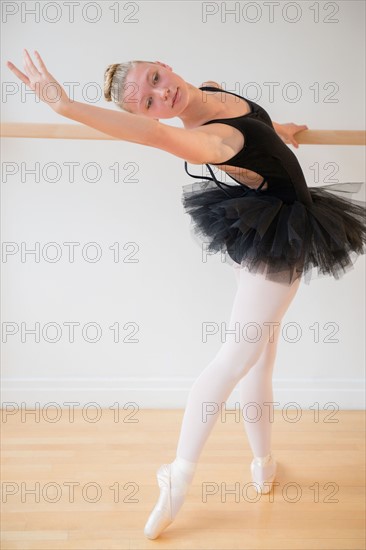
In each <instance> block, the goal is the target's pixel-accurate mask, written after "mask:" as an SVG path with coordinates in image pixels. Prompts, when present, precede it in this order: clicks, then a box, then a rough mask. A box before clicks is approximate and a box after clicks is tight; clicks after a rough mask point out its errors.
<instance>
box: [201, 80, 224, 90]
mask: <svg viewBox="0 0 366 550" xmlns="http://www.w3.org/2000/svg"><path fill="white" fill-rule="evenodd" d="M201 86H213V87H214V88H220V90H222V86H220V84H218V83H217V82H214V81H213V80H206V82H202V84H201Z"/></svg>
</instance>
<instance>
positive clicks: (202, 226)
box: [182, 181, 366, 285]
mask: <svg viewBox="0 0 366 550" xmlns="http://www.w3.org/2000/svg"><path fill="white" fill-rule="evenodd" d="M362 185H364V183H363V182H361V183H358V182H346V183H336V184H332V185H322V186H317V187H309V188H308V189H309V192H310V194H311V198H312V204H310V205H307V204H306V205H305V204H304V203H302V202H299V201H298V200H296V199H295V200H292V201H290V202H289V201H286V200H285V198H284V197H282V198H280V197H279V196H277V195H274V193H273V192H272V193H271V192H269V191H268V190H266V191H267V192H266V191H264V192H261V191H259V192H256V191H255V190H254V189H247V188H244V187H243V186H240V185H233V186H231V188H230V190H229V194H230V196H227V194H226V193H225V192H224V191H223V190H222V189H221V188H219V187H218V186H217V185H216V184H215V183H214V182H213V181H199V182H195V183H192V184H188V185H184V186H183V196H182V203H183V207H184V209H185V211H186V212H187V213H188V214H189V215H190V217H191V233H192V235H193V237H194V238H195V240H196V241H197V242H198V243H199V244H200V245H201V246H202V250H204V252H205V254H214V253H217V252H221V253H222V254H224V256H225V261H227V262H228V263H229V264H231V265H236V266H238V265H239V266H242V267H244V268H246V269H248V270H249V271H250V272H251V273H261V274H263V275H264V276H265V277H266V278H267V279H270V280H272V281H276V282H278V283H282V284H287V285H289V284H292V283H293V282H294V281H295V280H296V279H298V278H299V277H303V279H304V281H305V282H306V283H309V282H310V280H311V279H313V278H319V277H323V276H333V277H334V278H335V279H339V278H340V277H342V276H343V275H344V274H345V273H346V272H347V271H349V270H350V269H352V268H353V264H354V263H355V261H356V259H357V257H358V256H359V255H360V254H365V250H366V223H365V212H366V210H365V205H366V203H365V201H363V200H357V199H355V198H354V196H353V195H354V194H355V193H357V192H358V191H359V190H360V189H361V186H362ZM225 189H226V190H228V188H227V187H226V188H225Z"/></svg>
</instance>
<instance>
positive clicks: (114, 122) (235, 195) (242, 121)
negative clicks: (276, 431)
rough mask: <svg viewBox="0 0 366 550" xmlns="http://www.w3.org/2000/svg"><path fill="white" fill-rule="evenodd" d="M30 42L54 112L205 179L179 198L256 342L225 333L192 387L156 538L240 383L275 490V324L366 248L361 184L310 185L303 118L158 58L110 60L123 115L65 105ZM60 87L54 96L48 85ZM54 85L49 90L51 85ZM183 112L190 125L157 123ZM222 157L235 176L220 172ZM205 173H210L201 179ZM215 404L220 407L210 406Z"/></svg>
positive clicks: (261, 462)
mask: <svg viewBox="0 0 366 550" xmlns="http://www.w3.org/2000/svg"><path fill="white" fill-rule="evenodd" d="M35 58H36V61H37V65H38V66H36V65H35V64H34V63H33V61H32V59H31V57H30V55H29V54H28V52H27V51H26V50H24V70H25V74H24V73H22V72H21V71H20V70H18V69H17V68H16V67H15V66H14V65H13V64H12V63H10V62H8V63H7V65H8V67H9V69H10V70H12V71H13V73H14V74H15V75H16V76H17V77H18V78H19V79H20V80H21V81H22V82H24V83H25V84H26V85H27V86H29V88H30V89H32V90H33V91H34V92H35V93H36V94H37V96H38V97H39V98H40V99H41V100H42V101H44V102H46V103H48V104H49V106H50V107H51V108H52V109H53V110H54V111H55V112H57V113H58V114H60V115H62V116H65V117H67V118H70V119H72V120H76V121H78V122H81V123H83V124H86V125H87V126H90V127H92V128H95V129H97V130H99V131H101V132H104V133H106V134H109V135H111V136H114V137H116V138H119V139H122V140H126V141H132V142H135V143H140V144H144V145H148V146H150V147H156V148H159V149H162V150H164V151H168V152H169V153H172V154H174V155H176V156H177V157H179V158H182V159H184V160H185V161H186V162H185V169H186V171H187V173H188V174H190V175H192V177H194V178H198V179H200V180H201V181H200V182H198V183H193V184H191V185H185V186H184V187H183V197H182V202H183V206H184V208H185V210H186V211H187V212H188V213H189V215H190V216H191V220H192V227H193V232H194V235H195V236H197V237H199V239H201V240H205V242H206V244H208V250H209V251H215V252H217V251H221V252H224V253H225V254H227V259H228V261H229V263H230V264H231V265H232V266H233V267H234V268H235V273H236V277H237V281H238V287H237V292H236V295H235V299H234V304H233V307H232V312H231V317H230V321H229V326H228V327H227V331H228V332H229V331H231V330H232V331H234V330H235V328H236V327H239V328H240V334H242V329H243V327H244V326H245V325H246V324H247V323H250V324H251V325H253V324H254V325H255V327H256V328H257V329H258V334H259V338H255V341H254V340H253V339H248V338H240V339H239V341H238V342H237V341H236V340H237V338H235V341H233V338H232V337H230V338H228V339H227V341H225V342H224V344H223V345H222V346H221V348H220V349H219V351H218V353H217V355H216V356H215V357H214V358H213V359H212V361H211V362H210V363H209V365H208V366H207V367H206V368H205V369H204V370H203V371H202V372H201V374H200V376H199V377H198V379H197V380H196V382H195V383H194V384H193V387H192V389H191V391H190V393H189V396H188V401H187V406H186V409H185V413H184V417H183V422H182V427H181V432H180V436H179V441H178V446H177V452H176V457H175V460H174V461H173V462H172V463H168V464H163V465H162V466H160V468H159V469H158V471H157V480H158V485H159V488H160V495H159V499H158V501H157V503H156V505H155V507H154V509H153V510H152V512H151V514H150V516H149V518H148V520H147V523H146V525H145V529H144V532H145V535H146V536H147V537H148V538H150V539H155V538H157V537H158V536H159V535H160V533H162V531H163V530H164V529H165V528H166V527H167V526H168V525H169V524H171V523H172V521H173V520H174V518H175V517H176V515H177V513H178V512H179V510H180V508H181V506H182V504H183V502H184V499H185V496H186V494H187V491H188V488H189V486H190V484H191V482H192V479H193V476H194V473H195V469H196V466H197V462H198V460H199V456H200V453H201V451H202V449H203V447H204V444H205V442H206V440H207V438H208V436H209V434H210V432H211V430H212V428H213V426H214V424H215V422H216V420H217V418H218V414H219V412H220V411H219V406H220V405H221V404H222V403H224V402H225V401H226V399H227V398H228V397H229V395H230V394H231V392H232V390H233V389H234V387H235V386H236V385H237V384H238V383H239V382H240V391H241V398H242V402H243V403H246V402H249V401H251V402H253V401H254V402H255V403H256V404H257V406H259V407H260V410H261V415H260V419H259V421H258V422H254V423H253V422H247V421H245V419H244V421H245V428H246V432H247V435H248V439H249V443H250V447H251V450H252V452H253V460H252V463H251V473H252V478H253V482H254V483H255V485H256V487H257V490H258V491H260V492H263V493H266V492H269V491H270V490H271V488H272V483H273V480H274V478H275V474H276V461H275V459H274V457H273V456H272V454H271V422H270V415H269V410H268V407H266V406H265V405H264V404H265V403H268V402H272V401H273V394H272V371H273V366H274V361H275V356H276V349H277V343H278V337H279V333H280V325H281V321H282V318H283V316H284V314H285V313H286V311H287V309H288V307H289V305H290V303H291V301H292V300H293V298H294V296H295V294H296V292H297V290H298V288H299V284H300V280H301V278H302V277H303V276H305V275H306V276H307V277H308V279H307V280H308V281H309V280H310V279H309V276H310V273H311V270H312V268H314V267H316V268H317V269H318V275H332V276H334V277H335V278H339V277H340V276H341V275H342V274H343V273H345V272H346V271H347V270H348V269H350V268H352V266H353V262H354V260H355V259H356V257H357V256H358V255H359V254H364V253H365V243H366V228H365V215H364V214H365V203H364V202H362V201H356V200H353V199H351V198H349V196H347V194H349V193H353V192H356V191H357V190H358V189H359V187H360V184H353V183H344V184H335V185H330V186H318V187H312V188H308V187H307V184H306V182H305V178H304V175H303V172H302V170H301V167H300V165H299V163H298V161H297V158H296V156H295V155H294V154H293V153H292V151H291V150H290V149H289V148H288V147H287V145H286V143H292V144H293V145H294V146H295V147H297V142H296V140H295V137H294V136H295V134H296V133H297V132H299V131H301V130H306V129H307V126H305V125H302V126H297V125H295V124H293V123H290V124H283V125H280V124H276V123H274V122H272V120H271V118H270V116H269V114H268V113H267V112H266V111H265V110H264V109H263V108H262V107H261V106H259V105H258V104H256V103H254V102H253V101H250V100H248V99H245V98H243V97H241V96H239V95H237V94H234V93H231V92H225V91H224V90H221V89H220V87H219V86H218V85H217V84H215V83H212V82H211V83H209V84H211V85H210V86H203V87H201V88H200V89H199V88H196V87H195V86H193V85H191V84H189V83H188V82H186V81H185V80H184V79H183V78H181V77H180V76H178V75H177V74H175V73H174V72H173V71H172V69H171V67H169V66H168V65H165V64H164V63H161V62H150V61H132V62H128V63H117V64H113V65H110V66H109V67H108V68H107V69H106V71H105V75H104V76H105V83H104V94H105V99H106V100H107V101H113V102H115V103H116V105H117V106H118V107H119V108H120V109H121V112H117V113H116V112H112V111H110V110H108V109H103V108H100V107H95V106H92V105H87V104H83V103H80V102H77V101H70V100H69V98H68V97H67V94H66V92H65V90H64V89H63V88H62V86H61V85H60V84H59V83H58V82H57V81H56V80H55V78H54V77H53V76H52V75H51V74H50V73H49V72H48V70H47V68H46V66H45V64H44V62H43V60H42V59H41V57H40V55H39V54H38V53H37V52H35ZM52 89H53V90H54V91H55V94H54V95H53V96H52V97H51V98H49V96H50V95H51V94H50V90H52ZM46 92H47V93H46ZM172 117H178V118H180V120H181V121H182V123H183V126H184V127H183V128H175V127H172V126H168V125H165V124H162V123H161V122H160V121H159V119H165V118H172ZM187 162H189V163H192V164H197V165H200V164H206V166H207V168H208V169H209V171H210V174H211V177H199V176H195V175H194V174H191V173H190V172H189V171H188V168H187ZM210 164H214V165H217V166H218V167H219V168H220V170H222V171H223V172H224V173H226V174H228V175H229V176H230V177H231V178H232V180H233V182H234V183H231V184H227V183H226V182H222V181H220V180H218V179H217V177H216V176H215V174H214V172H213V170H212V168H211V167H210ZM203 180H205V181H203ZM207 403H209V404H212V403H215V404H216V405H217V407H216V409H215V413H212V411H211V410H210V412H209V413H208V411H206V410H205V404H207Z"/></svg>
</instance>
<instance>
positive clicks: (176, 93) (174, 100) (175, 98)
mask: <svg viewBox="0 0 366 550" xmlns="http://www.w3.org/2000/svg"><path fill="white" fill-rule="evenodd" d="M178 90H179V88H177V91H176V92H175V95H174V97H173V102H172V107H174V105H175V102H176V100H177V97H178Z"/></svg>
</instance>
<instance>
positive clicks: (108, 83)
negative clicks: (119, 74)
mask: <svg viewBox="0 0 366 550" xmlns="http://www.w3.org/2000/svg"><path fill="white" fill-rule="evenodd" d="M118 66H119V63H113V64H112V65H108V67H107V68H106V70H105V72H104V98H105V99H106V101H112V97H111V88H112V82H113V77H114V75H115V73H116V70H117V68H118Z"/></svg>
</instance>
